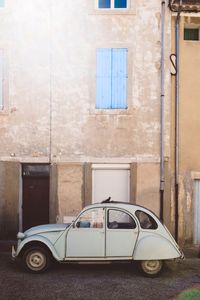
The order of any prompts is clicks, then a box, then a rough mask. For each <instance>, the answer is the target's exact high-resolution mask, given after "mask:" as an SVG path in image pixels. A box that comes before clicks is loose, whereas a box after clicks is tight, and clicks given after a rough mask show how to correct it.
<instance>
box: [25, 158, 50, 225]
mask: <svg viewBox="0 0 200 300" xmlns="http://www.w3.org/2000/svg"><path fill="white" fill-rule="evenodd" d="M22 177H23V194H22V225H23V230H26V229H28V228H30V227H32V226H37V225H41V224H48V223H49V165H46V164H23V165H22Z"/></svg>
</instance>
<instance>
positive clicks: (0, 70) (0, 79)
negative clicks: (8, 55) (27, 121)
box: [0, 49, 3, 110]
mask: <svg viewBox="0 0 200 300" xmlns="http://www.w3.org/2000/svg"><path fill="white" fill-rule="evenodd" d="M1 109H3V50H2V49H0V110H1Z"/></svg>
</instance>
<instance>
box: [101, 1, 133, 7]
mask: <svg viewBox="0 0 200 300" xmlns="http://www.w3.org/2000/svg"><path fill="white" fill-rule="evenodd" d="M98 8H127V0H98Z"/></svg>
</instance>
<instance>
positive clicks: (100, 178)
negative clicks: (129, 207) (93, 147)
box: [92, 164, 130, 203]
mask: <svg viewBox="0 0 200 300" xmlns="http://www.w3.org/2000/svg"><path fill="white" fill-rule="evenodd" d="M108 197H111V199H112V200H114V201H122V202H129V201H130V165H129V164H94V165H92V202H93V203H99V202H101V201H102V200H105V199H107V198H108Z"/></svg>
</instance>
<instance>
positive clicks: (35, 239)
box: [16, 235, 63, 261]
mask: <svg viewBox="0 0 200 300" xmlns="http://www.w3.org/2000/svg"><path fill="white" fill-rule="evenodd" d="M37 242H38V243H40V244H44V245H45V246H46V247H47V248H48V249H49V251H50V252H51V254H52V256H53V257H54V258H55V259H56V260H58V261H61V260H63V258H61V257H60V256H59V255H58V253H57V252H56V250H55V248H54V246H53V245H52V244H51V243H50V242H49V240H48V239H47V238H45V237H42V236H39V235H33V236H30V237H28V238H26V239H24V240H22V241H21V243H20V244H18V247H17V251H16V256H19V255H20V253H21V251H22V250H23V249H24V247H27V246H28V244H30V246H31V244H32V243H37Z"/></svg>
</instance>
